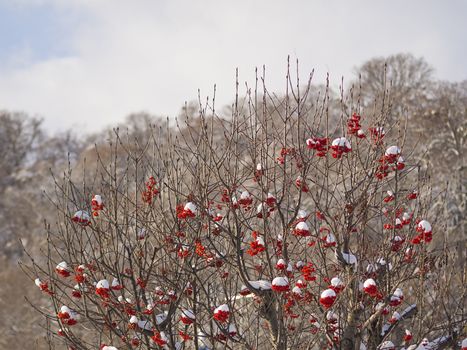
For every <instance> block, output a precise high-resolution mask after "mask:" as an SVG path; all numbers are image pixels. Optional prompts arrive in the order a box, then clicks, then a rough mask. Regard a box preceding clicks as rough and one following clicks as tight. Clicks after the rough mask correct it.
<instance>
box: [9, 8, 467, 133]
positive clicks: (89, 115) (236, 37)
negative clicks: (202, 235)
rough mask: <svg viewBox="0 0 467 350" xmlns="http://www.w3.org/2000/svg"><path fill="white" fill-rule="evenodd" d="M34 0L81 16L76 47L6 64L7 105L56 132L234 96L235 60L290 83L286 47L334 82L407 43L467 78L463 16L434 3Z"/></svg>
mask: <svg viewBox="0 0 467 350" xmlns="http://www.w3.org/2000/svg"><path fill="white" fill-rule="evenodd" d="M18 1H19V3H21V4H22V5H23V6H26V5H25V0H18ZM33 2H35V3H36V6H37V4H42V6H43V5H44V4H46V5H48V6H53V7H54V8H55V9H59V12H60V13H61V14H62V16H63V18H62V19H61V20H62V21H63V20H64V19H65V18H66V16H70V17H73V18H74V20H73V21H71V22H70V23H71V24H70V25H73V26H74V27H73V28H72V29H73V31H72V33H73V34H72V35H71V36H70V37H68V38H66V39H67V40H66V43H67V45H68V47H67V52H71V54H70V55H69V56H68V57H50V58H48V59H45V60H42V61H40V62H30V63H29V64H24V62H23V64H21V65H17V66H12V65H7V66H6V67H5V68H4V69H3V70H2V71H0V74H1V79H0V106H1V107H2V108H8V109H20V110H25V111H27V112H29V113H32V114H34V113H38V114H40V115H43V116H44V117H45V118H46V126H47V127H49V128H51V129H55V130H57V129H65V128H67V127H70V126H72V125H73V126H74V127H76V128H80V129H81V128H85V129H86V130H93V129H94V130H95V129H97V128H99V127H102V126H103V125H107V124H111V123H115V122H118V121H120V120H122V118H123V117H124V116H125V115H126V114H128V113H131V112H134V111H140V110H146V111H149V112H152V113H155V114H162V115H169V116H173V115H175V114H176V113H177V112H178V111H179V109H180V107H181V106H182V104H183V102H184V101H185V100H193V99H196V97H197V89H198V88H201V90H202V95H203V96H205V95H212V86H213V84H214V83H217V91H218V103H219V104H221V105H223V104H226V103H229V102H230V101H231V100H232V98H233V96H234V77H235V68H236V67H239V69H240V74H241V81H244V80H248V81H249V82H250V83H253V78H254V67H255V66H261V65H263V64H266V66H267V71H268V73H267V76H268V82H269V84H268V85H269V86H270V87H271V88H273V89H282V88H283V86H284V76H285V68H286V57H287V55H288V54H290V55H291V56H292V57H298V58H299V59H300V62H301V72H302V73H305V74H306V73H308V72H309V71H311V69H312V68H316V69H317V77H318V78H319V79H320V80H321V79H322V78H323V77H324V76H325V74H326V72H327V71H328V70H329V71H330V72H331V73H332V79H333V81H334V83H336V84H337V83H338V81H339V77H340V76H341V75H342V74H344V75H345V76H346V77H348V78H347V80H350V78H351V76H350V75H351V74H350V73H351V71H352V68H353V67H354V66H356V65H358V64H361V63H362V62H363V61H364V60H366V59H368V58H371V57H372V56H375V55H388V54H392V53H397V52H408V51H410V52H413V53H414V54H415V55H424V56H425V57H426V58H427V60H428V61H429V62H430V63H432V64H434V65H435V67H436V68H438V73H440V74H441V77H445V78H450V79H454V78H457V79H465V78H466V77H467V76H466V70H465V68H464V67H463V66H461V62H463V59H460V58H456V57H452V55H450V54H451V52H456V53H457V52H458V51H459V50H461V49H460V47H461V44H460V42H459V43H458V42H457V39H459V40H460V39H461V38H462V37H463V35H462V34H464V33H463V31H464V32H465V29H464V26H463V20H462V19H460V15H458V16H457V17H456V16H455V14H454V16H451V17H450V18H447V17H448V16H444V17H446V18H444V17H443V16H441V14H440V9H441V10H442V8H440V7H439V6H437V5H436V6H435V4H436V3H435V2H427V1H414V2H411V3H410V4H407V3H406V2H405V1H401V0H399V1H395V2H392V3H391V6H392V7H391V8H387V6H388V5H387V4H388V3H387V2H385V3H383V2H381V3H376V4H375V2H374V1H369V0H365V1H356V2H354V4H353V5H350V2H347V1H335V2H328V1H314V2H311V1H289V2H283V1H254V2H253V1H235V2H227V1H219V0H218V1H213V0H208V1H168V0H164V1H118V0H112V1H110V0H93V1H91V0H87V1H78V0H63V1H59V0H35V1H33ZM355 4H357V5H355ZM29 6H32V5H31V2H29ZM458 6H461V5H458ZM464 7H465V6H464ZM455 10H458V9H456V8H454V6H453V9H452V11H455ZM76 18H79V21H77V20H76ZM427 23H429V25H427ZM457 25H459V27H458V28H457V27H456V26H457ZM456 28H457V32H456V34H454V36H452V34H450V33H451V32H452V30H453V29H456ZM449 35H451V36H449ZM453 37H454V39H452V38H453ZM449 40H451V42H449ZM62 43H63V41H62ZM462 50H463V51H464V53H465V50H464V49H462ZM464 56H465V55H464ZM23 61H24V60H23ZM450 67H455V68H456V69H460V70H461V71H460V72H458V73H459V74H457V75H456V74H455V71H454V72H453V71H451V69H450ZM303 78H304V77H303Z"/></svg>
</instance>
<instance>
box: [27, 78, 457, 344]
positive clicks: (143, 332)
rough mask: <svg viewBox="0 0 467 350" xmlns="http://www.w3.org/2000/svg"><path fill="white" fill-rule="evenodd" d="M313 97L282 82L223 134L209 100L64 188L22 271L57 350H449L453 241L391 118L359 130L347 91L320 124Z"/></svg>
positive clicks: (222, 121)
mask: <svg viewBox="0 0 467 350" xmlns="http://www.w3.org/2000/svg"><path fill="white" fill-rule="evenodd" d="M261 78H262V77H258V80H257V81H261V80H260V79H261ZM237 86H238V83H237ZM311 89H312V85H311V77H310V79H309V80H308V81H307V82H306V84H305V85H302V84H301V83H300V81H299V79H298V77H296V80H295V79H292V77H291V74H290V72H289V73H288V75H287V90H286V92H285V93H284V94H283V96H282V97H277V96H276V95H274V94H270V93H269V91H268V90H267V89H266V88H265V86H264V85H261V84H258V86H257V88H256V89H252V90H248V91H247V94H246V96H245V98H244V99H240V98H238V97H237V98H236V100H235V103H234V105H233V108H232V109H231V113H232V115H231V116H230V117H221V116H219V115H218V114H217V112H216V110H215V108H214V106H215V103H214V101H213V102H212V104H206V105H203V104H201V103H200V108H199V116H198V117H197V118H195V119H192V118H185V120H182V121H180V123H179V124H177V128H171V127H170V126H169V125H167V126H165V127H162V126H161V127H159V128H150V130H152V131H153V132H152V133H150V134H149V137H146V138H145V139H144V142H132V141H130V142H127V141H128V139H125V137H122V136H121V135H120V133H119V132H115V134H114V136H113V137H112V139H111V142H110V144H109V145H108V146H107V147H106V148H105V150H106V153H107V156H106V157H102V156H100V154H99V152H98V153H97V155H96V159H97V163H98V167H97V168H96V169H98V171H96V172H95V173H92V174H93V176H92V177H91V179H90V180H89V177H88V176H87V175H86V174H84V175H83V176H82V179H83V180H84V181H76V180H73V178H72V171H71V169H70V170H69V171H68V172H67V173H66V174H65V175H64V176H63V178H61V179H60V178H56V179H55V180H56V182H55V183H56V191H57V193H58V194H59V196H58V197H57V199H53V200H52V206H53V208H54V210H55V211H56V213H57V220H56V224H52V223H50V224H48V225H47V232H48V236H47V237H48V238H47V242H48V247H47V249H46V250H45V251H44V255H45V258H46V259H47V262H46V263H44V264H40V263H36V261H35V260H32V264H30V265H23V268H24V270H25V271H26V273H27V274H28V275H29V276H30V277H31V278H32V279H33V280H35V282H36V284H37V286H38V287H39V290H41V291H42V293H44V296H45V297H46V298H48V300H50V303H51V308H50V310H47V311H44V310H43V309H40V308H37V309H38V311H39V312H41V313H42V314H44V316H45V317H46V318H47V320H48V321H49V323H50V324H51V328H50V332H51V333H50V334H51V337H52V338H51V340H50V341H51V344H52V343H56V342H61V343H65V344H67V345H68V346H69V347H70V348H73V349H96V348H99V347H100V348H101V349H103V350H112V349H115V348H118V349H132V348H137V349H157V348H165V349H214V348H216V349H220V348H223V349H240V348H241V349H266V348H273V349H278V350H279V349H280V350H283V349H311V348H322V347H330V348H336V349H337V348H339V349H362V348H368V349H377V348H379V349H395V348H396V347H397V348H400V347H407V346H409V345H410V344H425V345H426V346H431V348H439V349H441V348H443V347H446V346H454V345H455V344H456V342H457V341H458V340H459V337H460V336H461V335H462V331H463V327H464V325H465V310H464V304H463V302H464V298H465V285H466V284H465V279H464V278H465V273H461V274H459V273H458V272H459V271H454V270H453V268H452V266H453V265H452V263H451V261H452V259H454V258H455V257H456V251H455V250H453V249H452V247H451V246H450V244H449V242H448V241H445V242H444V243H445V244H444V245H443V246H442V247H440V248H436V247H435V248H432V247H431V243H430V242H431V241H432V239H433V238H435V239H436V237H437V236H439V235H440V231H442V229H443V228H444V225H445V222H444V220H443V217H444V216H443V210H442V209H443V208H438V209H436V208H435V211H429V209H430V206H431V201H432V200H433V197H432V196H433V193H432V192H431V190H430V186H429V184H428V183H427V182H426V179H425V178H424V176H423V173H422V172H420V171H419V168H420V164H419V162H413V160H412V159H411V158H410V155H411V154H412V152H411V151H412V150H410V149H406V148H404V139H405V130H404V128H403V127H401V126H400V124H397V123H396V124H390V121H391V120H390V118H388V115H389V114H390V113H391V106H392V105H393V104H392V103H391V101H390V100H388V96H387V95H386V94H384V93H383V94H382V96H381V99H380V100H378V101H377V106H379V107H378V109H371V108H368V109H365V113H362V112H363V110H362V108H363V107H364V106H363V105H362V104H361V101H362V99H361V96H360V92H359V91H357V90H355V91H352V92H351V93H350V94H344V92H343V91H341V93H340V99H339V101H340V109H341V110H340V118H330V115H329V113H330V109H329V108H328V107H329V95H328V94H329V89H325V92H324V94H323V95H322V96H321V97H317V98H316V100H315V101H316V103H309V101H310V99H309V94H310V91H311ZM382 89H383V91H384V90H385V89H386V87H385V86H384V85H383V86H382ZM237 96H238V93H237ZM372 111H373V112H372ZM331 119H332V120H335V119H337V120H338V123H330V120H331ZM145 135H147V134H145ZM126 140H127V141H126ZM97 149H98V150H99V147H98V148H97ZM407 156H408V157H407ZM84 169H88V168H84ZM430 213H431V215H433V216H432V217H431V216H430V217H428V216H429V214H430ZM430 222H431V223H430ZM453 286H454V288H456V289H454V290H453V289H451V288H452V287H453ZM38 293H39V291H38ZM430 305H439V306H440V307H441V306H442V308H444V312H442V313H441V312H440V313H437V312H436V313H434V312H432V308H431V306H430ZM33 306H34V305H33ZM436 310H439V308H437V309H436ZM424 338H428V339H430V340H431V342H430V340H424ZM420 346H424V345H420Z"/></svg>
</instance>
